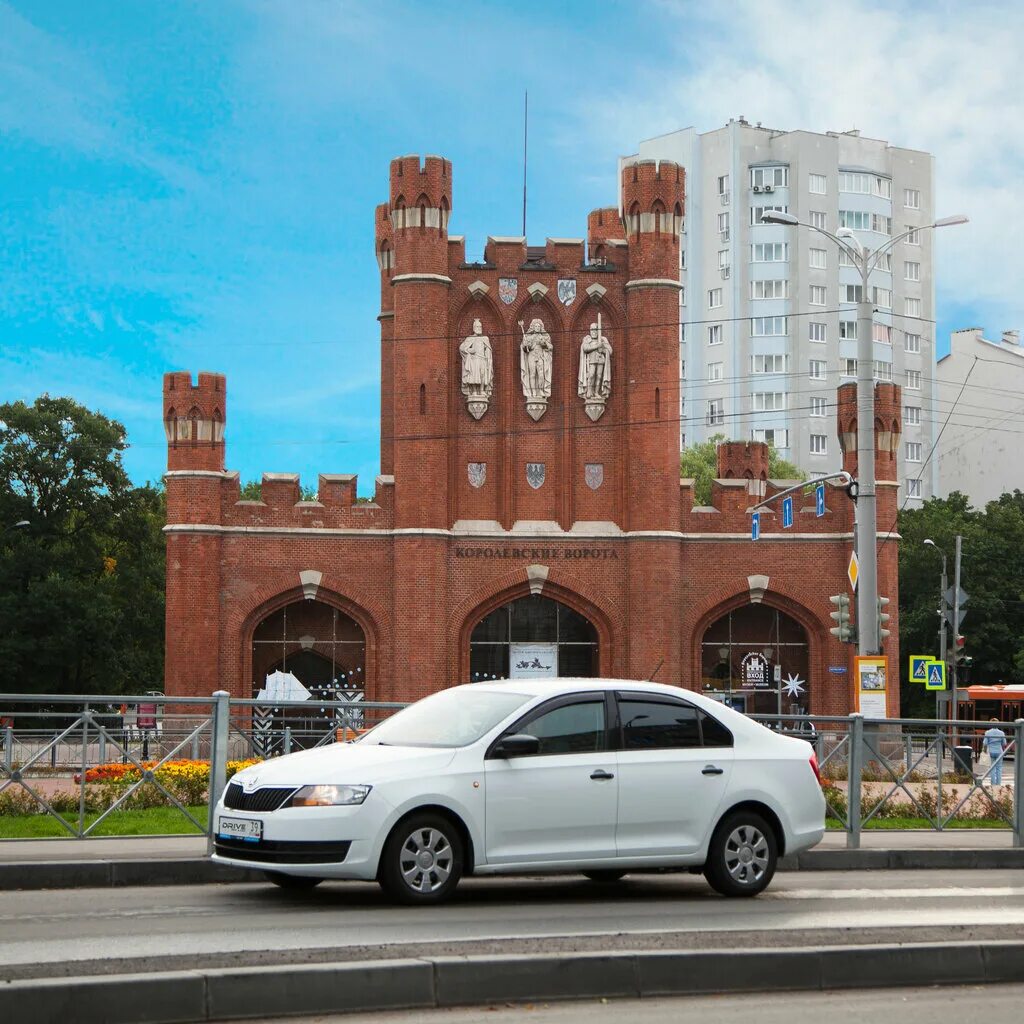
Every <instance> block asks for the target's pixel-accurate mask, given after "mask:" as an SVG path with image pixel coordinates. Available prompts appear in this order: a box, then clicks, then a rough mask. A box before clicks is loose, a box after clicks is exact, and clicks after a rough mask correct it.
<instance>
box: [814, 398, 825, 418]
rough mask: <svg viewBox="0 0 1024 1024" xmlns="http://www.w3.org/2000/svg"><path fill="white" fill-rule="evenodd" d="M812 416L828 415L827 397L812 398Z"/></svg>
mask: <svg viewBox="0 0 1024 1024" xmlns="http://www.w3.org/2000/svg"><path fill="white" fill-rule="evenodd" d="M810 415H811V416H827V415H828V400H827V399H825V398H812V399H811V406H810Z"/></svg>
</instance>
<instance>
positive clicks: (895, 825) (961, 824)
mask: <svg viewBox="0 0 1024 1024" xmlns="http://www.w3.org/2000/svg"><path fill="white" fill-rule="evenodd" d="M825 827H826V828H827V829H828V830H829V831H836V832H841V831H842V830H843V824H842V822H841V821H839V820H837V819H836V818H827V819H826V820H825ZM944 828H946V829H954V828H1005V829H1008V828H1010V826H1009V825H1008V824H1007V823H1006V822H1005V821H1003V820H1001V819H1000V818H981V819H978V820H972V821H960V820H957V819H954V820H953V821H950V822H948V823H947V824H946V825H945V826H944ZM863 829H864V830H865V831H868V830H871V829H874V830H876V831H885V830H886V829H889V830H906V829H925V830H928V831H933V826H932V824H931V822H930V821H928V819H927V818H872V819H871V820H870V821H869V822H868V823H867V824H866V825H864V826H863Z"/></svg>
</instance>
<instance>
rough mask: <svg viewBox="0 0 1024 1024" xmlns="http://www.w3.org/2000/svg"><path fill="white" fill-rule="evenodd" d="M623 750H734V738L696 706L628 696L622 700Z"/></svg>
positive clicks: (620, 703)
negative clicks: (723, 748)
mask: <svg viewBox="0 0 1024 1024" xmlns="http://www.w3.org/2000/svg"><path fill="white" fill-rule="evenodd" d="M619 718H620V719H621V720H622V749H623V750H679V749H686V748H688V747H731V746H732V734H731V733H730V732H729V730H728V729H726V728H725V726H724V725H722V723H721V722H719V721H718V720H717V719H715V718H712V717H711V716H710V715H707V714H705V713H704V712H703V711H698V710H697V708H695V707H693V705H692V704H683V703H682V702H679V701H671V700H651V699H648V698H645V697H641V696H640V695H639V694H637V695H631V694H626V695H624V696H623V697H622V698H621V699H620V700H619Z"/></svg>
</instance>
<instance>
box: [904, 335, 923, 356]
mask: <svg viewBox="0 0 1024 1024" xmlns="http://www.w3.org/2000/svg"><path fill="white" fill-rule="evenodd" d="M903 350H904V351H905V352H920V351H921V335H920V334H904V335H903Z"/></svg>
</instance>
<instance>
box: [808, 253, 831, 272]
mask: <svg viewBox="0 0 1024 1024" xmlns="http://www.w3.org/2000/svg"><path fill="white" fill-rule="evenodd" d="M825 260H826V255H825V250H824V249H812V250H811V255H810V265H811V269H812V270H824V269H825V268H826V266H827V263H826V262H825Z"/></svg>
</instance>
